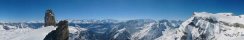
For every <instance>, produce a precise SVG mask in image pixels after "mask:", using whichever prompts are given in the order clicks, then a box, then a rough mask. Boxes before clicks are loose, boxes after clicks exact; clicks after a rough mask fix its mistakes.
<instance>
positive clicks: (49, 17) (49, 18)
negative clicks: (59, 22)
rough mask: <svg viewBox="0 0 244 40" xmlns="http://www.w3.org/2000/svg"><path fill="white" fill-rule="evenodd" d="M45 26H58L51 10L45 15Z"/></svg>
mask: <svg viewBox="0 0 244 40" xmlns="http://www.w3.org/2000/svg"><path fill="white" fill-rule="evenodd" d="M44 20H45V24H44V26H45V27H46V26H56V22H55V16H54V13H53V12H52V10H51V9H48V10H47V11H46V13H45V17H44Z"/></svg>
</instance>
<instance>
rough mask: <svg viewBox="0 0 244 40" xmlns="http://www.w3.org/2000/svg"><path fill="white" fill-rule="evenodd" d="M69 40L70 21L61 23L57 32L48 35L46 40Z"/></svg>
mask: <svg viewBox="0 0 244 40" xmlns="http://www.w3.org/2000/svg"><path fill="white" fill-rule="evenodd" d="M68 39H69V29H68V21H66V20H64V21H60V22H59V23H58V27H57V28H56V30H53V31H52V32H50V33H48V35H47V36H46V37H45V38H44V40H68Z"/></svg>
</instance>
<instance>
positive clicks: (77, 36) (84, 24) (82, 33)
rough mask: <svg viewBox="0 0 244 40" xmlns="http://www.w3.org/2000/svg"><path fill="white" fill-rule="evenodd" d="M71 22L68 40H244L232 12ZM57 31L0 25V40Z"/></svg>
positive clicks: (241, 19) (32, 38)
mask: <svg viewBox="0 0 244 40" xmlns="http://www.w3.org/2000/svg"><path fill="white" fill-rule="evenodd" d="M68 21H69V32H70V33H69V40H241V39H243V38H244V31H243V30H244V28H243V27H244V25H243V24H244V16H242V15H239V16H235V15H232V13H216V14H212V13H207V12H195V13H194V14H193V16H192V17H190V18H189V19H188V20H185V21H180V20H167V19H165V20H151V19H136V20H127V21H117V20H112V19H109V20H68ZM55 28H56V27H43V23H42V22H35V21H32V22H23V23H0V33H1V34H0V35H2V36H0V40H15V39H19V40H43V38H44V37H45V35H47V33H48V32H50V31H51V30H55ZM33 32H35V33H33ZM10 35H13V36H10ZM23 35H24V36H23ZM25 35H27V36H28V35H29V36H28V37H26V36H25Z"/></svg>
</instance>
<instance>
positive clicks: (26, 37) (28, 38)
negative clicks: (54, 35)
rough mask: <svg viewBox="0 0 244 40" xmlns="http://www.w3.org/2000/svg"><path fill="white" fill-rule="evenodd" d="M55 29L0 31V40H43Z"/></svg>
mask: <svg viewBox="0 0 244 40" xmlns="http://www.w3.org/2000/svg"><path fill="white" fill-rule="evenodd" d="M55 29H56V27H53V26H48V27H42V28H39V29H31V28H20V29H12V30H0V35H1V36H0V40H43V39H44V38H45V36H46V35H47V34H48V33H49V32H51V31H52V30H55Z"/></svg>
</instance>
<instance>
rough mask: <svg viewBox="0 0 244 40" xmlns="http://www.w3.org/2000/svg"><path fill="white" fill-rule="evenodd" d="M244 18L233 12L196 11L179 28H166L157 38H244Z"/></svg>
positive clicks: (174, 39)
mask: <svg viewBox="0 0 244 40" xmlns="http://www.w3.org/2000/svg"><path fill="white" fill-rule="evenodd" d="M243 24H244V18H243V16H242V15H240V16H234V15H232V13H216V14H212V13H207V12H195V13H194V14H193V16H192V17H191V18H189V19H188V20H186V21H185V22H183V23H182V24H181V25H180V27H179V28H177V29H166V31H163V32H164V33H163V34H164V35H163V36H161V37H159V38H157V40H243V38H244V31H243V30H244V28H243V27H244V25H243Z"/></svg>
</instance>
